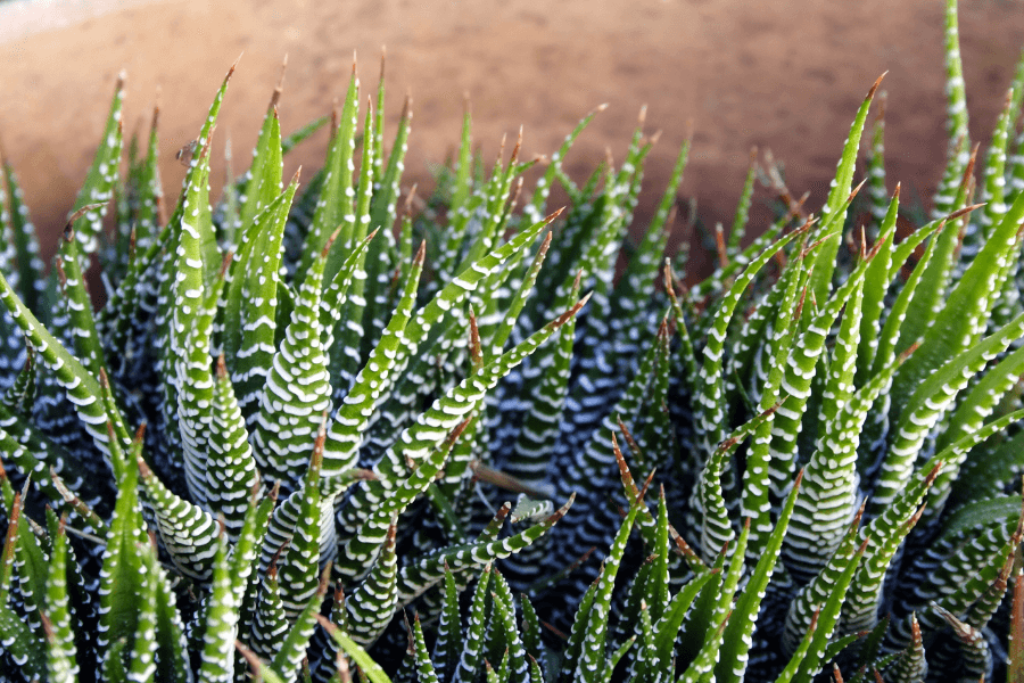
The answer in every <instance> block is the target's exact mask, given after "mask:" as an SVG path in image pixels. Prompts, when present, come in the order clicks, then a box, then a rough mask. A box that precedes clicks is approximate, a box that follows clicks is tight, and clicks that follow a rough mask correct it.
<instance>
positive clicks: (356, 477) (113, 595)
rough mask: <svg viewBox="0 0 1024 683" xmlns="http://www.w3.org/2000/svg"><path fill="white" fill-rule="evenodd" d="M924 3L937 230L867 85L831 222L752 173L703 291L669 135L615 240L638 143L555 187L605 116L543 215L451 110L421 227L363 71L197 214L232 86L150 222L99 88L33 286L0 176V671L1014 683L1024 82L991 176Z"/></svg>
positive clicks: (775, 176) (1020, 635)
mask: <svg viewBox="0 0 1024 683" xmlns="http://www.w3.org/2000/svg"><path fill="white" fill-rule="evenodd" d="M946 7H947V10H946V19H947V24H946V55H947V64H946V68H947V73H948V83H949V87H948V90H947V92H948V105H949V108H948V117H949V124H950V125H949V153H948V157H947V158H948V163H947V166H946V169H945V171H944V175H943V179H942V183H941V185H940V188H939V191H938V194H937V196H936V198H935V202H934V205H935V208H934V215H933V216H932V217H931V220H930V221H927V222H924V221H921V222H923V223H924V224H923V225H921V226H920V227H918V228H917V229H916V230H914V231H913V232H911V233H909V234H901V235H899V239H897V237H898V236H897V218H898V217H899V215H900V214H899V211H900V196H899V186H898V185H897V186H895V187H894V188H891V190H892V191H891V194H890V188H889V187H887V184H886V177H885V170H884V168H885V166H884V158H883V157H884V154H883V119H882V116H881V113H880V114H879V115H878V116H876V117H875V119H874V123H873V131H872V133H871V134H870V135H864V134H863V133H864V131H865V129H866V128H867V126H868V119H869V115H870V109H871V106H872V102H873V101H874V100H875V95H876V90H877V88H878V85H879V83H878V82H876V83H875V85H874V86H873V87H872V88H871V90H870V92H869V94H868V96H867V98H866V99H865V100H864V103H863V105H862V106H861V107H860V108H859V110H858V111H857V112H856V116H855V120H854V123H853V125H852V128H851V131H850V135H849V137H848V139H847V140H846V142H845V144H844V147H843V150H842V154H841V158H840V160H839V163H838V166H837V169H836V176H835V179H834V181H833V183H832V185H831V190H830V192H829V195H828V198H827V200H826V202H825V204H824V206H823V207H821V210H820V212H818V214H816V215H812V214H809V213H807V212H805V210H804V207H803V202H802V201H798V200H795V199H794V198H793V196H792V195H791V194H790V193H789V191H788V190H787V189H786V188H785V184H784V181H783V179H782V177H781V174H780V173H778V171H777V169H775V168H774V167H771V166H769V168H768V169H767V172H766V173H765V172H760V169H761V167H760V164H759V163H758V162H757V160H756V159H755V160H754V161H753V163H752V165H751V169H750V172H749V174H748V177H747V180H746V183H745V185H744V187H743V190H742V194H741V198H740V201H739V206H738V209H737V212H736V218H735V221H734V224H733V226H732V230H731V232H729V233H728V236H726V234H725V231H724V230H722V229H721V228H720V227H719V228H718V229H717V230H716V231H715V232H714V234H713V236H714V238H715V239H714V243H715V247H714V248H715V250H716V252H717V257H718V258H717V263H718V267H717V268H716V270H715V272H714V273H713V274H712V275H711V276H710V277H708V278H707V279H705V280H703V281H701V282H699V283H698V284H695V285H692V286H687V285H684V282H685V280H686V278H685V270H686V266H687V253H686V252H685V251H684V252H682V253H680V254H679V255H677V256H676V257H675V258H674V259H666V258H664V251H665V247H666V242H667V236H668V232H669V230H670V228H671V225H672V223H673V221H674V212H675V204H676V200H677V198H676V188H677V186H678V184H679V182H680V178H681V176H682V173H683V169H684V167H685V165H686V160H687V154H688V152H689V147H690V145H689V142H687V143H684V145H683V147H682V149H681V150H680V151H679V155H678V159H677V163H676V165H675V168H674V171H673V175H672V178H671V181H670V183H669V186H668V188H667V189H666V190H665V193H664V196H663V198H662V200H661V202H660V204H659V205H658V207H657V210H656V212H655V214H654V218H653V220H652V222H651V224H650V225H649V226H647V228H646V231H644V232H643V234H642V236H641V238H640V239H639V241H638V242H637V243H635V244H633V243H632V242H631V241H630V240H631V235H634V234H637V229H636V227H635V226H633V225H632V217H633V213H634V209H635V207H636V203H637V196H638V192H639V189H640V186H641V180H642V175H643V164H644V160H645V158H646V156H647V155H648V153H649V152H650V150H651V148H652V146H653V144H654V141H655V139H654V137H648V136H645V135H644V131H643V123H642V121H641V124H640V126H639V127H638V129H637V130H636V132H635V133H634V135H633V138H632V141H631V144H630V146H629V149H628V151H627V153H626V156H625V158H624V159H623V160H622V163H621V164H620V165H616V164H615V163H614V162H613V161H612V160H611V159H609V160H608V161H607V162H606V163H604V164H602V165H601V166H600V167H599V168H597V169H596V170H595V171H594V172H593V174H592V175H591V176H590V177H589V178H588V179H587V180H586V182H585V183H584V184H583V185H577V184H576V183H575V182H574V181H573V180H572V179H571V178H569V177H568V176H567V175H566V173H565V172H564V171H563V168H562V161H563V159H564V158H565V155H566V154H567V153H568V151H569V149H570V147H571V145H572V144H573V141H574V140H575V139H576V137H577V136H578V135H579V134H580V133H581V132H582V131H583V129H584V128H585V127H586V125H587V124H588V123H589V121H590V120H591V119H592V118H593V116H594V115H596V114H597V110H595V111H594V112H592V113H591V114H590V115H588V116H587V117H586V118H585V119H584V120H583V121H582V122H581V123H580V124H579V126H578V127H577V128H576V129H575V130H573V131H572V133H571V134H570V135H569V136H568V137H567V138H566V141H565V143H564V144H563V145H562V147H561V148H560V149H559V150H558V151H557V152H556V153H554V154H553V155H552V156H551V157H550V159H548V160H547V165H546V166H545V167H541V168H537V169H534V171H533V173H534V174H536V175H537V176H538V177H539V180H537V181H536V184H535V186H534V189H533V192H532V195H530V194H529V192H527V191H524V189H523V186H524V181H523V178H524V173H526V172H527V171H528V170H529V169H530V168H531V167H532V166H534V165H535V164H536V163H537V162H536V160H534V161H530V162H523V161H521V160H520V158H519V150H520V144H519V143H517V144H516V145H515V149H514V150H513V151H512V153H511V156H510V158H509V159H508V160H506V158H505V154H504V145H503V146H502V153H501V154H500V155H499V157H498V159H497V161H496V162H495V164H494V165H493V167H490V168H488V167H486V166H485V165H484V164H483V162H482V161H481V160H480V159H478V158H476V157H475V155H474V154H473V151H472V149H473V145H472V139H471V135H470V133H471V122H470V116H469V114H468V111H467V114H466V117H465V120H464V125H463V132H462V139H461V145H460V147H459V152H458V156H457V158H456V159H454V160H453V162H452V163H451V164H450V165H448V166H446V167H444V168H443V169H441V170H440V171H439V173H438V176H437V187H436V190H435V191H434V192H433V194H432V195H431V196H430V197H429V198H428V200H427V201H426V202H425V203H422V207H421V210H418V211H414V210H413V208H414V206H415V204H414V202H413V201H412V198H413V197H414V191H413V192H410V191H408V190H403V189H402V187H401V176H402V170H403V159H404V156H405V150H406V145H407V139H408V136H409V132H410V122H411V109H410V106H409V102H408V101H407V102H406V105H405V108H404V110H403V115H402V117H401V121H400V124H399V126H398V130H397V134H396V137H395V139H394V140H393V142H392V143H391V144H390V151H389V152H387V151H386V150H385V144H384V136H383V130H384V126H383V122H384V117H383V111H384V105H385V89H384V82H383V77H382V79H381V82H380V85H379V88H378V90H377V93H376V98H375V99H374V98H372V97H371V98H369V99H368V103H367V105H366V107H365V109H363V108H362V107H361V106H360V102H361V95H360V85H359V81H358V78H357V77H356V74H355V70H354V69H353V75H352V78H351V81H350V83H349V85H348V90H347V93H346V96H345V99H344V102H343V103H342V105H341V106H340V108H339V109H338V110H337V111H335V112H334V116H332V117H331V118H330V119H329V127H330V143H329V146H328V151H327V158H326V161H325V165H324V168H323V169H322V170H320V171H319V172H317V173H316V174H315V175H314V176H313V177H312V179H311V180H310V181H309V182H307V183H305V185H304V186H302V187H300V182H299V180H300V179H299V175H298V174H296V177H295V178H293V179H292V180H291V182H289V183H287V185H285V183H284V182H283V181H284V179H283V177H282V173H283V171H282V157H283V155H285V154H287V152H288V151H289V150H290V149H291V148H292V147H293V146H294V145H295V144H297V143H298V142H300V141H301V140H303V139H304V138H306V137H308V136H309V135H310V134H311V133H312V132H313V131H315V130H316V129H317V128H318V127H320V126H323V125H325V124H327V123H328V119H323V120H321V121H317V122H314V123H313V124H310V125H309V126H306V127H305V128H303V129H300V130H299V131H297V132H296V133H294V134H292V135H291V136H282V131H281V124H280V121H279V118H278V115H277V111H276V105H277V102H278V100H279V98H280V96H281V88H280V86H279V87H278V88H277V89H276V90H275V91H274V95H273V97H272V100H271V106H270V107H269V109H268V111H267V114H266V117H265V119H264V122H263V126H262V129H261V131H260V134H259V139H258V142H257V144H256V147H255V150H254V154H253V158H252V163H251V166H250V168H249V170H248V171H247V172H246V173H245V174H244V175H243V176H241V177H240V178H238V179H234V176H233V175H231V172H230V166H229V170H228V178H229V181H228V182H226V184H225V188H224V194H223V197H222V198H221V199H220V201H219V202H217V203H214V204H211V200H210V196H209V180H210V173H211V159H212V157H213V156H214V155H213V154H212V150H213V148H214V147H213V140H214V129H215V125H216V121H217V116H218V113H219V110H220V107H221V102H222V99H223V97H224V94H225V91H226V88H227V86H228V81H229V79H230V76H231V73H230V72H229V74H228V78H226V79H225V80H224V83H223V85H222V86H221V88H220V89H219V90H218V92H217V94H216V97H215V99H214V102H213V105H212V106H211V108H210V112H209V116H208V118H207V119H206V121H205V123H204V125H203V127H202V130H201V131H200V132H199V135H198V137H197V138H196V140H195V141H194V142H193V143H191V144H190V145H187V146H186V147H185V148H183V150H182V152H181V153H180V156H181V157H182V158H183V159H184V160H185V161H186V163H187V164H188V170H187V172H186V174H185V180H184V184H183V188H182V192H181V198H180V200H179V202H178V203H177V205H176V206H174V207H173V210H170V211H168V208H169V207H166V206H165V204H164V199H163V192H162V189H161V182H160V177H159V172H158V163H157V162H158V149H159V144H158V136H157V118H158V117H157V115H154V117H153V126H152V131H151V133H150V136H149V138H148V141H141V142H140V141H139V140H137V139H134V140H132V141H131V142H130V144H129V147H128V153H127V163H124V161H123V158H122V157H123V156H124V150H123V141H124V135H123V126H122V117H121V113H122V104H123V97H124V91H123V82H119V83H118V86H117V89H116V92H115V96H114V101H113V105H112V107H111V111H110V116H109V119H108V122H107V125H106V129H105V131H104V135H103V138H102V141H101V144H100V147H99V151H98V152H97V155H96V159H95V162H94V164H93V166H92V169H91V170H90V173H89V175H88V177H87V180H86V184H85V186H84V188H83V189H82V191H81V193H80V195H79V197H78V199H77V201H76V203H75V206H74V208H73V210H72V212H71V215H70V218H69V221H68V225H67V228H66V230H65V233H64V236H63V239H62V240H61V241H60V245H59V249H58V254H57V256H56V259H55V262H54V264H53V267H52V268H50V269H49V271H48V272H46V271H45V269H44V264H43V262H42V260H41V259H40V257H39V249H38V244H37V241H36V238H35V235H34V231H33V228H32V226H31V223H30V222H29V218H28V212H27V210H26V209H25V206H24V203H23V201H22V195H21V192H20V190H19V189H18V186H17V181H16V179H15V175H14V172H13V170H12V169H11V167H10V165H9V164H8V162H7V160H3V163H2V164H0V227H2V230H3V241H2V245H3V251H0V302H2V304H3V306H2V307H0V328H2V332H0V337H2V344H0V346H2V351H0V386H2V389H3V391H4V395H3V399H2V400H0V460H2V463H3V469H2V470H0V508H2V509H0V524H2V525H3V527H5V528H6V529H7V533H6V537H5V542H4V545H3V555H2V557H0V681H36V680H38V681H42V680H48V681H52V682H58V681H61V682H63V681H83V682H91V681H110V682H119V681H128V680H132V681H161V682H164V681H166V682H167V683H183V682H186V681H203V682H211V683H212V682H214V681H235V680H245V679H246V678H248V677H252V678H253V679H254V680H263V681H267V682H268V683H276V682H277V681H296V680H302V681H317V682H320V681H342V682H343V681H350V680H353V679H354V678H359V679H360V680H365V681H371V682H372V683H381V682H383V681H394V682H395V683H399V682H402V681H421V682H423V683H427V682H433V681H439V682H444V683H449V682H450V683H455V682H459V683H470V682H471V681H487V683H492V682H494V681H498V682H505V681H515V682H520V681H530V682H532V683H543V682H545V681H586V682H588V683H590V682H598V681H613V680H615V681H618V680H623V681H627V680H628V681H633V682H635V683H657V682H664V681H694V682H696V681H711V680H724V681H739V680H744V679H746V680H752V681H779V682H788V681H811V680H813V679H816V678H820V677H833V678H834V680H835V681H841V680H853V681H867V680H879V679H882V680H885V681H889V682H890V683H911V682H915V681H924V680H942V681H946V680H964V681H978V680H981V679H984V680H991V679H992V678H993V677H996V678H999V677H1005V678H1006V679H1007V680H1012V681H1024V578H1022V574H1021V571H1022V570H1021V565H1020V558H1019V547H1020V544H1021V540H1022V536H1024V513H1022V502H1021V494H1020V492H1019V490H1018V489H1019V481H1018V480H1019V477H1020V475H1021V474H1022V473H1024V457H1022V455H1021V453H1022V451H1021V448H1022V445H1024V431H1021V430H1020V429H1019V425H1018V423H1019V421H1020V420H1021V419H1024V409H1022V402H1021V387H1020V385H1019V383H1018V379H1019V377H1020V376H1021V375H1022V373H1024V343H1022V340H1024V307H1022V304H1021V301H1020V293H1021V291H1024V273H1021V272H1020V271H1019V268H1018V264H1019V263H1020V259H1021V255H1020V249H1021V235H1022V233H1021V230H1020V228H1021V224H1022V222H1024V134H1022V135H1020V136H1018V135H1017V133H1018V128H1019V125H1018V124H1019V119H1020V113H1021V103H1022V100H1024V59H1022V62H1021V65H1020V68H1018V70H1017V73H1016V78H1015V82H1014V84H1013V88H1012V89H1011V90H1010V93H1009V95H1008V98H1007V104H1006V107H1005V109H1004V110H1003V112H1002V113H1001V115H1000V117H999V120H998V121H997V122H996V126H995V132H994V134H993V135H992V138H991V140H990V142H989V145H988V148H987V153H986V155H985V156H984V157H983V158H979V157H978V146H977V145H975V146H973V147H972V145H971V142H970V139H969V136H968V129H967V109H966V106H965V94H964V83H963V78H962V75H961V67H960V57H959V47H958V37H957V23H956V22H957V14H956V3H955V0H948V1H947V3H946ZM232 71H233V69H232ZM879 81H881V79H879ZM360 122H361V126H360ZM862 137H863V138H864V140H863V142H864V143H865V144H864V145H862ZM862 146H864V147H866V148H867V150H868V154H867V163H866V179H865V181H864V183H861V185H858V186H857V187H854V182H855V176H856V165H857V161H858V157H859V150H860V148H861V147H862ZM123 166H124V167H126V168H127V172H126V173H124V174H122V171H121V169H122V167H123ZM976 168H977V169H980V170H979V171H977V172H976V170H975V169H976ZM759 176H760V177H761V178H762V179H766V181H767V182H768V184H769V185H770V187H771V188H772V190H773V191H774V192H775V194H776V196H777V198H778V200H779V201H778V205H779V206H780V207H781V209H780V210H779V211H778V213H777V217H776V219H775V220H774V221H773V222H772V223H771V224H770V225H767V226H758V229H757V230H756V231H755V230H754V229H751V230H750V232H751V233H754V232H756V233H757V235H756V237H754V238H753V239H747V237H746V233H747V228H748V226H747V224H748V215H749V209H750V205H751V197H752V195H753V192H754V186H755V183H756V181H757V179H758V177H759ZM976 178H980V180H977V181H976ZM556 183H557V184H559V185H561V187H562V188H563V189H564V191H565V193H566V194H567V195H568V198H569V205H568V207H567V208H565V209H564V210H559V211H555V212H553V213H550V214H548V215H546V216H545V214H546V213H547V211H548V209H547V207H546V204H547V201H548V195H549V192H550V190H551V189H552V187H553V186H554V185H555V184H556ZM865 183H866V184H867V188H866V190H865V191H863V192H861V193H860V194H858V190H860V189H861V187H862V186H863V185H864V184H865ZM403 194H404V198H403V196H402V195H403ZM400 204H401V205H403V206H404V207H405V208H404V209H400V208H399V206H400ZM520 206H521V209H520ZM904 211H906V209H905V208H904ZM168 213H169V215H167V214H168ZM108 214H113V215H112V216H111V215H108ZM396 224H397V225H396ZM110 225H113V229H112V230H111V229H110V227H109V226H110ZM396 227H397V230H396V229H395V228H396ZM417 245H418V246H417ZM623 252H627V253H628V263H627V264H626V265H625V267H624V269H619V268H618V262H619V258H620V255H623ZM97 263H98V264H99V267H95V266H96V264H97ZM617 270H618V271H619V272H618V273H617ZM87 283H91V284H92V285H93V287H94V288H96V287H97V285H99V286H100V287H102V288H103V289H104V290H105V295H106V296H105V303H104V304H103V305H102V307H100V308H99V309H98V310H95V309H94V306H93V300H94V297H91V296H90V292H89V291H88V288H87ZM93 293H94V294H95V292H93ZM1010 586H1012V590H1011V589H1010ZM844 676H845V679H844Z"/></svg>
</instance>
